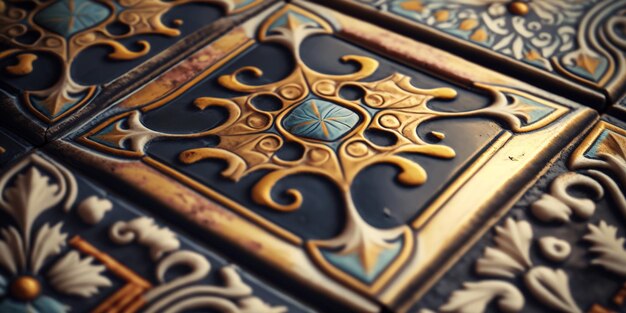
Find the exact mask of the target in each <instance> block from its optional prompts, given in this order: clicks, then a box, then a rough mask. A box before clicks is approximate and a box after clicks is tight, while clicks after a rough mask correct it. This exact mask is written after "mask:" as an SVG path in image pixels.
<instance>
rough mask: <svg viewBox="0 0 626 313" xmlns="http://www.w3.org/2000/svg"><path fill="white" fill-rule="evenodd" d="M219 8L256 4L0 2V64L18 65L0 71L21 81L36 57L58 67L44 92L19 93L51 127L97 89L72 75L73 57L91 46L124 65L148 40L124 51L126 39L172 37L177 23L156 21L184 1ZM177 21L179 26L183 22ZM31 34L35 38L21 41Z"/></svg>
mask: <svg viewBox="0 0 626 313" xmlns="http://www.w3.org/2000/svg"><path fill="white" fill-rule="evenodd" d="M194 2H197V3H208V4H214V5H217V6H220V7H221V8H223V9H224V11H225V12H226V14H234V13H237V12H241V11H243V10H245V9H247V8H250V7H251V6H254V5H256V4H258V3H259V0H249V1H234V0H198V1H160V0H149V1H137V0H120V1H115V0H106V1H96V0H59V1H32V3H31V4H32V6H33V9H28V10H27V9H24V3H23V1H18V0H2V1H0V24H2V28H1V29H0V40H1V41H2V42H3V43H5V44H6V45H7V48H6V49H5V50H4V51H1V52H0V60H2V59H4V58H9V57H15V58H16V60H17V63H15V64H9V65H6V66H5V68H3V69H1V70H3V71H6V73H8V74H10V75H11V77H12V78H20V77H26V76H27V75H28V74H31V73H32V72H33V70H37V66H38V65H37V62H36V61H37V60H38V58H39V57H38V54H48V55H51V56H53V57H54V58H55V59H56V61H59V62H60V63H61V69H60V72H59V73H58V74H57V75H58V77H56V79H55V82H54V83H53V84H52V85H50V86H48V87H47V88H43V89H39V90H31V89H29V88H28V87H25V90H23V91H22V92H21V101H22V102H23V105H24V106H25V107H26V108H27V109H28V110H29V111H30V112H31V113H32V114H33V115H35V116H36V117H37V119H39V120H40V121H42V122H44V123H46V124H52V123H55V122H57V121H58V120H60V119H62V118H64V117H66V116H67V115H69V114H71V113H72V112H73V111H75V110H77V109H79V108H80V107H82V106H84V105H85V104H86V103H88V102H89V101H90V100H91V99H92V98H93V97H94V95H95V93H96V89H97V86H96V85H83V84H81V83H78V82H76V81H75V80H74V78H73V76H72V73H73V72H74V71H75V70H76V69H74V68H73V64H74V61H75V60H76V58H77V57H78V56H79V55H80V54H81V53H82V52H84V51H85V50H87V49H89V48H91V47H95V46H106V47H108V48H109V49H111V50H110V52H108V55H107V57H108V58H109V59H111V60H114V61H119V62H124V61H130V60H135V59H138V58H141V57H144V56H146V55H148V53H150V52H151V50H152V47H151V44H150V42H149V40H144V39H140V40H136V41H135V44H136V45H138V47H139V49H138V50H137V49H131V48H129V47H127V44H128V43H127V42H128V40H132V39H133V37H137V36H141V35H161V36H166V37H177V36H179V35H180V34H181V32H180V30H179V29H177V28H176V27H177V26H176V25H165V24H163V22H162V20H161V18H162V16H163V15H164V14H166V13H167V12H169V11H170V10H171V9H172V8H175V7H177V6H180V5H182V4H187V3H194ZM175 22H178V24H177V25H178V26H180V25H181V24H182V22H184V21H183V20H178V21H175ZM111 25H123V26H124V27H125V28H126V30H125V31H124V32H117V31H115V32H113V31H111V30H110V28H109V27H111ZM32 33H35V34H36V38H35V39H34V40H25V39H23V38H24V37H27V36H30V34H32Z"/></svg>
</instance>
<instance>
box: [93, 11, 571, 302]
mask: <svg viewBox="0 0 626 313" xmlns="http://www.w3.org/2000/svg"><path fill="white" fill-rule="evenodd" d="M332 32H333V29H332V27H331V26H330V25H329V24H328V23H327V22H326V21H325V20H323V19H322V18H320V17H319V16H316V15H314V14H312V13H311V12H309V11H306V10H304V9H301V8H299V7H297V6H294V5H287V6H285V7H283V8H282V9H281V10H279V11H277V12H276V13H274V14H273V15H272V16H270V17H269V18H268V19H267V20H265V21H264V22H263V23H262V25H261V26H260V27H259V28H258V38H259V40H260V41H261V42H274V43H278V44H281V45H283V46H285V47H286V48H288V49H290V51H291V52H292V55H293V58H294V60H295V64H296V66H295V68H294V69H293V71H292V72H291V74H290V75H288V76H287V77H286V78H284V79H282V80H280V81H277V82H273V83H268V84H263V85H250V84H246V83H245V82H242V81H240V80H239V79H238V77H239V75H240V74H242V73H248V74H252V75H254V76H256V77H262V76H263V72H262V71H261V70H260V69H259V68H257V67H253V66H248V67H242V68H240V69H239V70H236V71H234V72H233V73H231V74H227V75H223V76H221V77H219V79H218V82H219V84H220V85H222V86H223V87H225V88H227V89H229V90H232V91H235V92H237V93H241V94H245V95H243V96H237V97H233V98H229V99H223V98H214V97H202V98H198V99H196V100H195V102H194V105H195V106H196V107H197V108H198V109H199V110H205V109H207V108H215V107H219V108H222V109H224V110H225V111H226V112H227V118H226V120H225V121H224V122H223V123H222V124H220V125H219V126H217V127H214V128H212V129H209V130H206V131H202V132H195V133H191V134H169V133H163V132H159V131H155V130H151V129H149V128H148V127H146V126H145V125H143V124H142V122H141V114H142V113H141V112H140V110H135V111H131V112H126V113H123V114H120V115H118V116H115V117H112V118H111V119H109V120H107V121H105V122H104V123H103V124H101V125H99V126H97V127H96V128H94V129H93V130H91V131H89V132H88V133H87V134H85V135H84V136H82V138H81V141H82V142H83V143H86V144H88V145H90V146H92V147H95V148H97V149H100V150H104V151H107V152H110V153H114V154H119V155H124V156H129V157H141V156H144V155H145V147H146V145H147V143H148V142H150V141H151V140H153V139H155V138H197V137H205V136H216V137H218V138H219V143H218V144H217V145H215V146H210V147H198V148H193V149H189V150H185V151H182V152H181V153H180V154H179V159H180V161H182V162H183V163H185V164H192V163H197V162H201V161H202V160H205V159H221V160H224V161H226V163H227V166H226V168H225V169H224V170H223V171H222V173H221V174H222V176H223V177H225V178H227V179H230V180H232V181H235V182H236V181H239V180H240V179H241V178H243V177H245V176H246V175H249V174H251V173H253V172H257V171H259V170H269V172H268V173H267V174H265V175H264V176H263V177H262V178H260V180H259V181H258V182H257V183H256V184H255V185H254V187H253V188H252V190H251V196H252V199H253V200H254V201H255V202H256V203H258V204H260V205H263V206H266V207H268V208H271V209H274V210H277V211H282V212H290V211H294V210H297V209H299V208H300V207H301V205H302V203H303V201H304V199H303V195H302V194H301V192H300V191H299V190H296V189H288V190H287V191H286V193H287V195H289V196H290V197H291V201H290V202H289V203H286V204H285V203H279V202H277V201H276V200H275V199H273V198H272V191H273V189H274V188H275V186H276V184H277V183H278V182H279V181H281V180H282V179H284V178H286V177H288V176H291V175H295V174H303V173H306V174H312V175H317V176H320V177H324V178H326V179H327V180H328V181H330V182H332V183H333V184H334V186H336V188H338V189H339V190H340V191H341V194H342V195H343V202H344V207H345V209H346V215H347V222H346V225H345V226H344V229H343V231H342V232H341V233H340V234H338V235H337V236H336V237H335V238H333V239H330V240H309V241H308V242H306V246H307V248H308V250H309V252H310V254H311V256H312V258H313V259H314V260H315V261H316V263H317V264H318V265H319V266H320V267H322V268H323V269H324V270H326V271H327V272H328V273H329V274H331V275H333V276H335V277H337V278H338V279H341V280H343V281H345V282H347V283H348V284H349V285H351V286H353V287H354V288H356V289H358V290H361V291H364V292H375V291H376V290H379V289H380V288H382V287H383V286H384V284H385V283H386V282H387V281H388V280H389V279H391V277H392V276H393V274H394V273H395V272H396V271H397V270H398V268H400V267H401V266H402V265H403V264H404V263H405V262H406V260H407V259H408V258H409V257H410V255H411V252H412V251H413V249H414V246H415V243H414V233H413V231H412V229H411V227H409V226H408V225H401V226H398V227H394V228H391V229H379V228H376V227H374V226H372V225H370V224H368V223H367V222H366V221H365V220H364V219H363V217H362V216H361V214H360V213H359V210H358V208H357V207H356V206H355V205H354V202H353V199H352V195H351V192H350V188H351V186H352V184H353V182H354V180H355V178H356V176H357V175H358V174H359V173H361V172H362V171H363V170H364V169H366V168H368V167H370V166H372V165H375V164H390V165H393V166H395V167H396V168H398V169H399V172H398V175H397V176H396V178H397V181H398V182H399V183H400V184H402V185H404V186H412V187H415V186H420V185H422V184H424V183H425V182H426V181H427V179H428V174H427V172H426V170H425V169H424V168H423V167H422V166H421V165H420V164H419V163H417V162H416V161H414V160H409V159H408V158H405V157H403V156H402V155H403V154H419V155H427V156H430V157H433V158H438V159H451V158H454V157H455V156H456V153H455V151H454V149H452V148H451V147H448V146H446V145H442V144H438V143H430V142H427V141H426V140H424V139H422V138H421V137H420V136H419V135H418V132H417V130H418V127H419V126H420V125H422V124H423V123H424V122H426V121H430V120H434V119H441V118H459V117H471V116H481V117H489V118H494V119H497V120H498V121H500V122H502V123H503V124H505V125H506V126H507V128H508V129H510V130H511V131H513V132H527V131H532V130H535V129H538V128H541V127H543V126H545V125H547V124H549V123H551V122H552V121H554V120H555V119H557V118H559V117H560V116H561V115H563V114H564V113H565V112H566V111H567V109H566V108H564V107H559V106H556V105H552V104H549V103H547V102H546V101H543V100H541V99H540V98H537V97H534V96H530V95H528V94H524V93H521V92H518V91H515V90H513V89H508V88H504V87H495V86H490V85H486V84H476V87H477V88H479V89H482V90H483V91H485V92H486V93H488V94H490V95H491V97H492V99H493V101H492V102H491V103H490V104H489V105H488V106H486V107H484V108H480V109H476V110H473V111H467V112H444V111H438V110H435V109H433V108H430V107H429V106H428V102H429V101H430V100H432V99H443V100H449V99H454V98H456V97H457V91H455V90H454V89H452V88H435V89H420V88H418V87H415V86H414V85H413V84H412V83H411V78H410V77H408V76H406V75H403V74H400V73H394V74H391V75H389V76H388V77H386V78H383V79H381V80H378V81H370V82H364V81H362V80H364V79H366V78H368V77H371V76H372V74H374V72H375V71H376V70H377V69H378V66H379V63H378V61H377V60H375V59H373V58H369V57H364V56H358V55H347V56H344V57H343V58H342V59H341V61H343V62H350V63H353V64H356V65H358V68H359V69H358V70H356V71H355V72H353V73H350V74H345V75H329V74H325V73H321V72H318V71H316V70H314V69H312V68H310V67H309V66H307V64H306V63H305V62H304V61H303V60H302V58H301V56H300V51H299V49H300V45H301V43H302V41H303V40H304V39H306V38H307V37H309V36H312V35H320V34H331V33H332ZM344 88H356V89H358V90H361V91H362V95H363V96H362V97H361V98H359V99H355V100H350V99H346V98H344V97H342V95H341V90H342V89H344ZM263 96H269V97H273V98H275V99H277V100H278V101H279V103H280V105H279V107H278V108H275V109H271V110H268V109H265V110H264V109H261V108H258V107H256V106H255V99H258V98H259V97H263ZM143 111H144V112H146V111H145V110H143ZM368 130H377V131H383V132H386V133H387V134H389V135H390V136H393V137H394V138H395V142H394V143H393V144H391V145H387V146H381V145H378V144H376V143H374V142H372V141H371V140H370V139H369V138H368V137H367V136H366V132H367V131H368ZM432 135H433V137H434V138H438V139H439V140H441V139H443V138H445V134H443V133H440V132H437V133H433V134H432ZM286 142H290V143H295V144H297V145H299V146H300V147H302V154H301V155H300V157H299V158H296V159H294V160H285V159H282V158H280V157H279V156H278V151H279V150H280V149H281V148H283V147H284V145H285V143H286Z"/></svg>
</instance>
